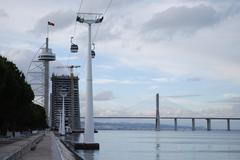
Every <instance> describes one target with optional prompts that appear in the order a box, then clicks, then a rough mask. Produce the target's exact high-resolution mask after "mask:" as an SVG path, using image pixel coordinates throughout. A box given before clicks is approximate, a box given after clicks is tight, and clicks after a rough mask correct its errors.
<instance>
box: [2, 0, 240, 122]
mask: <svg viewBox="0 0 240 160" xmlns="http://www.w3.org/2000/svg"><path fill="white" fill-rule="evenodd" d="M0 2H1V3H0V4H1V6H0V35H1V37H0V41H1V43H0V54H1V55H3V56H6V57H7V58H8V59H9V60H11V61H13V62H14V63H16V64H17V66H18V67H19V68H20V69H21V70H22V71H23V72H24V73H26V72H27V68H28V66H29V64H30V62H31V59H32V58H33V56H34V55H35V52H36V51H37V50H38V48H39V47H40V46H41V45H42V44H43V43H44V41H45V37H46V29H47V21H48V20H49V21H51V22H54V23H55V26H54V27H51V28H50V35H49V39H50V48H52V49H53V52H54V53H56V60H57V61H56V62H54V63H52V65H51V66H52V68H51V73H52V72H54V73H57V74H63V73H64V74H66V73H69V72H68V70H59V69H56V68H55V67H54V66H59V65H70V64H74V65H81V66H82V67H81V68H80V69H77V70H75V73H76V74H77V75H78V76H79V78H80V84H79V86H80V101H81V104H80V105H81V107H82V108H81V109H82V111H84V108H85V76H86V75H85V74H86V72H85V69H86V67H85V64H86V63H85V62H86V53H87V46H86V45H87V26H85V25H83V24H76V32H75V33H74V26H75V19H76V12H77V11H78V10H79V5H80V0H72V1H65V0H51V1H48V0H42V1H32V0H22V1H17V0H8V1H3V0H0ZM110 2H111V0H88V1H87V0H83V1H82V5H81V8H80V11H81V12H105V10H106V8H107V6H108V5H109V3H110ZM239 28H240V1H238V0H227V1H226V0H151V1H149V0H131V1H129V0H112V2H111V5H110V8H109V9H108V10H107V12H106V14H105V17H104V20H103V23H102V24H101V25H100V26H99V27H98V26H94V27H93V39H94V43H95V45H96V49H95V52H96V57H95V59H93V83H94V86H93V87H94V111H95V115H97V116H108V115H111V116H149V115H155V94H156V93H159V95H160V114H161V116H170V115H171V116H211V117H239V115H240V74H239V73H240V63H239V62H240V53H239V52H240V44H239V43H240V32H239ZM96 31H98V32H97V34H96V35H95V33H96ZM71 36H74V42H75V43H77V44H78V45H79V53H77V54H73V53H70V51H69V48H70V37H71ZM82 113H83V112H82ZM82 113H81V114H82Z"/></svg>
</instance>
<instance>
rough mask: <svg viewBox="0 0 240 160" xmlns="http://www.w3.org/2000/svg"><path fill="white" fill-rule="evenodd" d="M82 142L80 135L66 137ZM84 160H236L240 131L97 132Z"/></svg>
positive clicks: (239, 154)
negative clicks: (96, 148)
mask: <svg viewBox="0 0 240 160" xmlns="http://www.w3.org/2000/svg"><path fill="white" fill-rule="evenodd" d="M66 139H68V140H76V141H80V142H81V141H82V139H83V135H74V136H71V137H67V138H66ZM95 139H96V142H98V143H100V150H99V151H81V150H78V151H76V152H77V153H78V154H79V155H80V156H81V157H82V158H83V159H85V160H125V159H126V160H128V159H129V160H176V159H177V160H202V159H204V160H239V159H240V132H214V131H213V132H191V131H189V132H179V131H178V132H174V131H160V132H155V131H99V133H97V134H95Z"/></svg>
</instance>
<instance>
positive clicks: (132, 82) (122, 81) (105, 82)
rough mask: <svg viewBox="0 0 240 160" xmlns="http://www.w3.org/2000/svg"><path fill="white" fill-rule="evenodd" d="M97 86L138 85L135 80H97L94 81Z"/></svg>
mask: <svg viewBox="0 0 240 160" xmlns="http://www.w3.org/2000/svg"><path fill="white" fill-rule="evenodd" d="M93 83H95V84H135V83H138V82H137V81H134V80H117V79H105V78H103V79H95V80H93Z"/></svg>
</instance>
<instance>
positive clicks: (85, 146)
mask: <svg viewBox="0 0 240 160" xmlns="http://www.w3.org/2000/svg"><path fill="white" fill-rule="evenodd" d="M73 146H74V148H75V149H81V150H99V147H100V146H99V143H74V144H73Z"/></svg>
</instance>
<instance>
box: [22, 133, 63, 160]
mask: <svg viewBox="0 0 240 160" xmlns="http://www.w3.org/2000/svg"><path fill="white" fill-rule="evenodd" d="M55 138H56V137H55V136H54V135H53V133H52V132H49V133H46V135H45V136H44V137H43V139H42V140H41V141H40V143H39V144H38V145H37V146H36V149H35V150H33V151H30V152H28V153H27V154H26V155H25V156H24V157H23V160H62V158H61V153H60V151H59V149H58V146H57V143H56V139H55Z"/></svg>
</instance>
